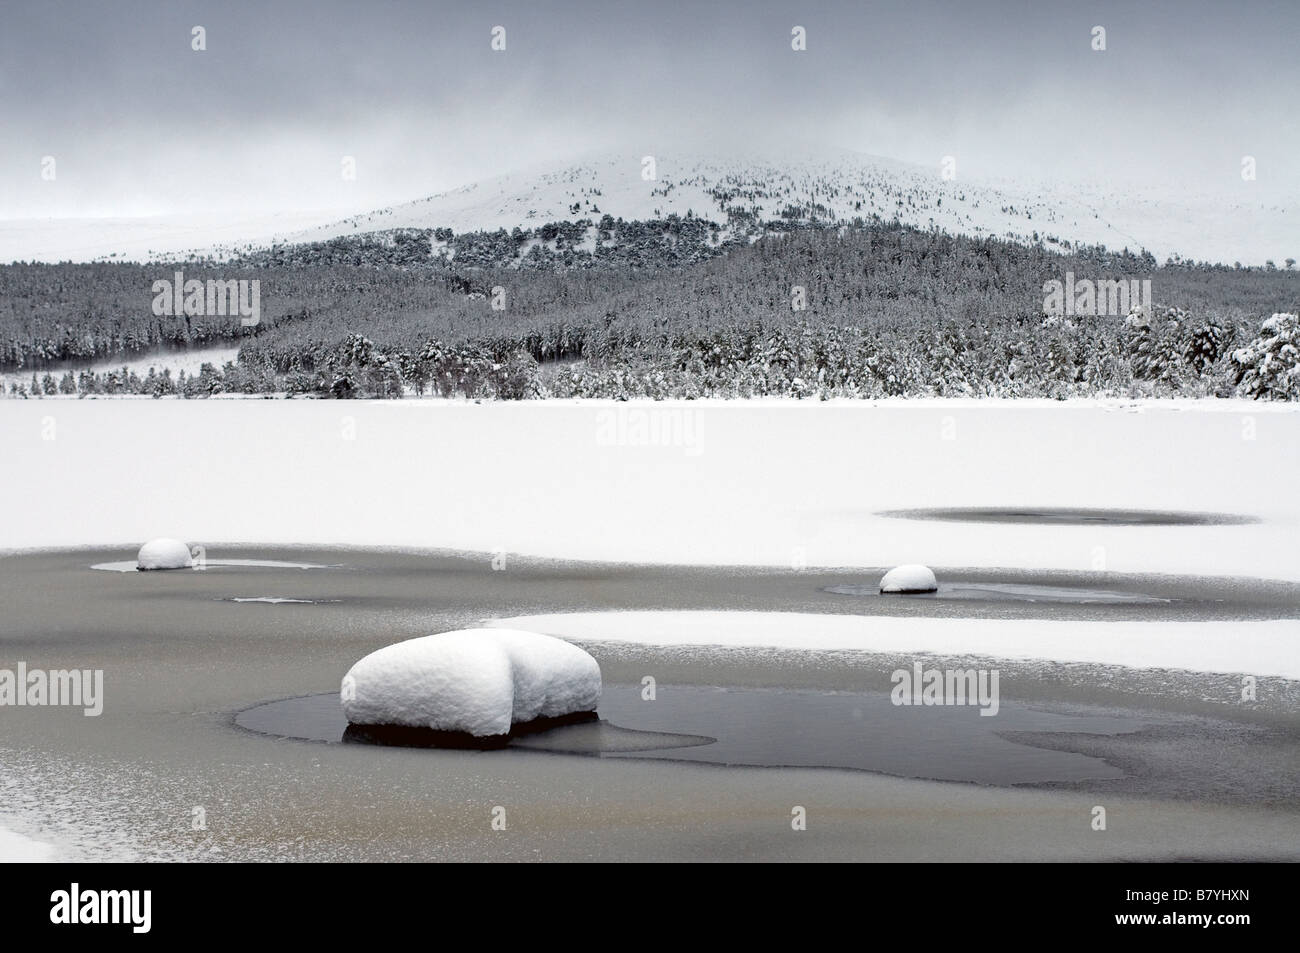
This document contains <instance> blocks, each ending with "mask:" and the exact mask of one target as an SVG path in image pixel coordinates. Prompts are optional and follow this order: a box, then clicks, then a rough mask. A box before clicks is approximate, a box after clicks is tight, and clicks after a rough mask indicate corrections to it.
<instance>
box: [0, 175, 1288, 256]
mask: <svg viewBox="0 0 1300 953" xmlns="http://www.w3.org/2000/svg"><path fill="white" fill-rule="evenodd" d="M1256 185H1257V183H1254V182H1241V183H1240V187H1239V188H1238V189H1237V190H1236V193H1237V194H1233V193H1225V194H1222V195H1216V196H1211V195H1192V194H1185V193H1178V192H1174V191H1171V190H1158V189H1145V190H1141V191H1134V190H1131V189H1113V188H1105V187H1101V186H1095V185H1092V186H1076V185H1065V184H1060V183H1054V184H1051V185H1043V184H1034V183H1029V182H976V181H974V180H968V179H967V178H965V177H964V176H963V175H962V174H961V172H960V169H957V170H956V174H955V176H954V177H951V178H945V177H944V176H943V174H942V170H941V167H940V166H938V165H936V166H935V167H933V168H926V167H922V166H916V165H910V164H907V163H903V162H898V161H895V160H891V159H884V158H879V157H874V156H868V155H864V154H860V153H852V152H826V153H822V154H808V153H804V154H798V155H792V156H786V157H765V158H753V157H719V156H708V155H700V154H687V153H674V154H663V155H658V156H656V157H655V161H654V164H653V168H651V167H649V166H648V165H647V162H646V159H645V157H643V156H641V155H639V154H636V153H632V152H628V153H620V154H614V153H607V154H601V155H598V156H594V157H589V158H584V159H582V160H579V161H574V162H570V163H563V164H559V165H555V166H551V167H546V168H540V169H532V170H529V171H525V172H517V173H513V174H509V175H503V176H498V177H495V178H490V179H485V180H483V181H480V182H476V183H473V184H470V185H466V186H464V187H463V188H459V189H455V190H452V191H449V192H444V193H441V194H438V195H433V196H430V197H428V198H423V199H419V200H416V201H412V202H408V203H405V204H401V205H396V206H393V207H389V208H383V209H378V210H375V211H372V212H369V213H366V214H361V215H357V216H354V217H351V218H346V219H342V220H338V221H330V222H327V223H320V220H319V219H317V222H318V224H313V225H312V226H311V227H307V228H302V227H297V228H289V229H283V230H281V231H278V232H272V233H269V234H268V232H267V230H266V228H265V225H264V223H263V224H262V227H260V228H258V229H252V228H250V229H249V230H248V231H247V232H245V233H239V232H238V227H237V224H235V223H226V224H225V225H224V226H223V227H222V228H221V230H220V231H219V232H218V231H215V230H208V231H206V232H202V231H201V229H199V228H195V229H190V230H182V231H178V230H176V229H175V228H174V226H173V227H172V229H171V231H170V232H167V233H161V234H158V235H157V236H151V235H149V234H146V233H147V231H148V230H147V229H144V230H143V232H142V226H141V224H140V223H134V225H133V226H132V225H128V224H123V225H122V226H121V230H120V234H121V236H122V237H123V238H125V236H126V234H127V232H126V231H125V229H127V228H128V227H129V228H132V229H133V230H132V231H131V232H130V238H131V241H130V242H129V243H126V242H123V241H119V244H118V246H117V247H112V243H113V241H114V235H115V234H117V233H115V232H114V230H113V229H112V228H110V227H108V226H106V225H104V224H103V223H101V224H100V225H99V227H98V232H99V234H97V235H95V236H94V237H93V239H92V238H91V237H90V236H81V239H82V240H81V241H80V245H78V246H72V247H76V248H77V251H78V252H79V254H73V255H60V254H55V255H53V256H51V255H50V254H49V251H50V250H52V249H50V248H48V247H47V248H34V247H33V248H29V249H27V250H25V249H24V247H23V230H22V228H20V227H18V226H17V224H16V223H13V222H10V223H0V260H3V261H8V260H12V259H15V258H17V259H32V258H42V259H45V260H50V259H51V258H52V257H53V258H58V257H73V258H74V259H79V260H86V259H87V258H90V257H94V258H99V257H107V256H108V255H110V254H113V253H116V254H117V255H118V256H119V257H123V256H125V257H148V258H154V259H157V258H165V257H169V256H175V255H176V254H177V253H181V252H186V253H188V252H193V253H198V254H203V255H212V256H214V257H219V258H220V257H226V256H228V255H231V254H237V253H239V252H242V251H247V250H249V249H250V248H254V247H265V246H266V245H268V244H271V243H273V242H275V243H284V244H297V243H303V242H319V241H326V240H329V239H332V238H338V237H341V236H357V235H363V234H367V233H373V232H386V231H390V230H393V229H408V228H414V229H451V230H452V231H454V232H456V233H462V232H472V231H480V230H484V231H492V230H496V229H498V228H504V229H506V230H511V229H513V228H515V227H520V228H524V229H533V228H537V227H539V226H541V225H544V224H546V223H548V222H555V221H565V220H567V221H578V220H581V219H590V220H591V221H592V222H593V223H598V222H599V220H600V219H601V217H602V216H604V215H610V216H613V217H614V218H616V219H617V218H622V219H624V220H626V221H633V220H648V219H662V218H667V217H668V216H670V215H674V214H675V215H678V216H682V217H685V216H687V215H692V216H694V217H696V218H702V219H707V220H710V221H712V222H715V223H717V224H718V225H719V226H720V229H719V240H723V239H726V238H729V237H738V236H748V237H752V236H753V235H754V234H755V232H756V230H761V228H760V226H761V223H762V222H768V221H773V220H781V219H784V220H787V221H792V222H813V223H819V224H823V225H829V224H849V223H852V222H853V221H854V220H855V219H862V220H863V221H870V220H872V218H873V217H876V218H879V219H881V220H884V221H892V220H895V219H897V220H898V221H899V222H901V223H903V224H905V225H911V226H916V227H919V228H927V229H928V228H935V229H938V230H940V231H945V232H949V233H953V234H964V235H973V236H997V237H1001V238H1006V239H1010V240H1013V241H1018V242H1036V241H1042V242H1043V243H1045V244H1046V245H1048V246H1049V247H1058V248H1064V247H1069V246H1070V245H1077V244H1087V245H1097V244H1100V245H1105V246H1107V247H1109V248H1112V249H1115V250H1118V249H1121V248H1128V249H1129V250H1131V251H1139V250H1141V249H1146V250H1147V251H1150V252H1151V253H1152V254H1154V255H1155V256H1156V258H1157V259H1159V260H1160V261H1164V260H1165V259H1166V258H1169V257H1171V256H1179V257H1182V258H1184V259H1195V260H1203V261H1213V262H1223V263H1232V262H1235V261H1240V262H1242V263H1243V264H1247V265H1260V264H1263V263H1264V262H1265V261H1266V260H1270V259H1271V260H1273V261H1275V262H1277V263H1278V265H1279V266H1281V265H1282V263H1283V262H1284V261H1285V260H1286V259H1287V258H1293V257H1297V252H1300V197H1297V196H1300V192H1298V193H1297V196H1288V197H1284V198H1282V199H1278V198H1276V197H1274V198H1272V199H1271V200H1270V199H1266V198H1265V197H1264V196H1263V194H1262V193H1261V192H1260V191H1258V190H1257V189H1256ZM593 229H594V224H593ZM236 235H238V238H236V237H235V236H236ZM202 237H206V238H207V240H202ZM68 238H69V240H72V239H74V238H75V236H72V235H69V236H68ZM151 239H153V240H152V242H151ZM196 239H200V240H197V241H196ZM50 244H51V243H50V242H46V245H47V246H49V245H50ZM59 244H60V243H59V242H57V241H55V242H53V245H54V246H58V245H59ZM65 244H66V243H65ZM146 245H147V246H148V252H147V254H145V255H141V254H140V250H141V248H142V247H143V246H146ZM91 249H94V251H93V252H92V253H90V254H87V252H88V251H89V250H91ZM436 251H437V248H436V247H435V252H436ZM124 253H125V255H124Z"/></svg>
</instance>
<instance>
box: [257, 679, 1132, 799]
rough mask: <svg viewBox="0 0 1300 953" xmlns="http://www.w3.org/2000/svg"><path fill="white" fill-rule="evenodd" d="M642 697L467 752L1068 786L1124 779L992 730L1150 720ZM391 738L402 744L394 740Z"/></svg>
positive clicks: (310, 724) (345, 732)
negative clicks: (521, 752)
mask: <svg viewBox="0 0 1300 953" xmlns="http://www.w3.org/2000/svg"><path fill="white" fill-rule="evenodd" d="M641 691H642V689H641V686H640V685H609V684H607V685H606V686H605V695H604V697H603V698H602V700H601V703H600V707H599V709H598V716H599V720H598V721H585V722H583V723H579V724H569V725H559V726H547V727H545V728H544V730H536V731H526V732H521V733H519V735H518V736H517V737H511V738H508V739H506V740H505V742H504V743H493V744H491V745H483V744H477V745H473V747H494V748H498V749H501V751H500V753H501V755H502V756H509V752H510V751H511V750H515V749H524V750H529V751H547V752H553V753H562V754H582V755H591V756H597V757H638V758H657V759H669V760H677V761H698V762H702V763H708V764H721V765H745V766H756V767H809V768H848V769H853V770H860V771H872V772H876V773H881V774H890V775H895V776H898V777H910V778H923V779H931V780H942V781H965V782H971V783H977V784H991V785H1011V784H1033V783H1053V782H1055V783H1068V782H1079V781H1095V780H1116V779H1121V778H1124V777H1125V773H1124V772H1123V771H1122V770H1120V769H1119V768H1117V767H1114V766H1113V765H1111V764H1108V763H1107V762H1106V761H1105V760H1103V759H1101V758H1095V757H1090V756H1087V755H1083V754H1079V753H1077V752H1069V751H1060V750H1054V749H1052V748H1048V747H1043V746H1034V745H1030V744H1024V743H1019V742H1016V741H1012V740H1009V739H1008V738H1006V737H1004V736H1003V734H1004V733H1009V732H1024V733H1026V735H1024V736H1023V737H1028V733H1038V734H1036V735H1035V737H1048V736H1053V737H1055V736H1069V735H1073V734H1080V733H1083V734H1092V735H1115V734H1123V733H1127V732H1136V731H1140V730H1141V729H1142V728H1144V727H1145V726H1146V725H1147V724H1149V723H1150V721H1149V720H1148V719H1146V718H1145V717H1137V716H1135V715H1132V714H1131V713H1123V714H1120V715H1116V714H1114V713H1112V712H1087V713H1084V714H1059V713H1054V712H1048V711H1043V710H1041V709H1038V708H1030V707H1028V706H1025V705H1020V704H1015V703H1006V702H1004V703H1003V704H1002V705H1001V706H1000V708H999V709H998V712H997V714H996V715H994V716H986V715H981V714H980V711H981V709H980V708H979V707H976V706H943V705H935V706H919V705H918V706H898V705H894V704H893V703H892V702H891V700H890V696H889V694H888V693H887V692H819V691H786V690H773V689H756V688H745V689H738V688H727V689H722V688H711V687H702V686H694V685H664V684H661V685H659V686H658V688H657V692H656V699H655V700H654V701H645V700H643V699H642V696H641ZM235 722H236V724H237V725H239V726H240V727H242V728H246V729H249V730H251V731H257V732H261V733H264V734H271V735H277V736H281V737H290V738H301V739H306V740H312V741H325V742H353V741H364V742H365V743H369V744H375V743H379V744H384V743H386V741H385V739H384V738H382V737H376V736H375V735H374V733H373V729H365V730H363V731H360V732H359V731H357V730H356V729H355V726H349V725H348V723H347V719H346V718H345V717H344V715H343V711H342V708H341V706H340V705H339V701H338V695H337V694H334V693H330V694H326V695H309V696H305V697H302V698H290V699H285V700H283V701H276V702H270V703H269V704H265V705H259V706H257V707H255V708H250V709H248V710H247V711H244V712H241V713H240V714H239V715H238V716H236V719H235ZM399 734H401V733H399ZM426 740H428V739H427V738H426ZM390 741H391V739H390ZM396 743H397V744H400V745H403V746H405V745H406V741H405V740H400V739H399V740H397V742H396ZM421 746H425V745H421ZM458 746H459V745H458Z"/></svg>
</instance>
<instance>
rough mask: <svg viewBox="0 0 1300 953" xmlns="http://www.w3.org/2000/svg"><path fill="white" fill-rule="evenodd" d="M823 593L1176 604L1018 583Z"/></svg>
mask: <svg viewBox="0 0 1300 953" xmlns="http://www.w3.org/2000/svg"><path fill="white" fill-rule="evenodd" d="M822 591H823V592H830V593H834V594H835V595H840V596H876V597H880V598H884V599H909V600H910V599H977V600H982V601H991V602H1063V603H1067V604H1070V605H1121V604H1134V605H1155V604H1158V603H1169V602H1174V601H1175V600H1173V599H1166V598H1163V597H1161V596H1152V595H1148V594H1147V593H1145V592H1120V591H1118V590H1114V589H1089V588H1087V587H1084V586H1045V585H1040V584H1037V583H1015V582H941V583H939V589H938V591H937V592H922V593H905V594H900V593H882V592H881V591H880V586H879V585H878V584H863V583H844V584H843V585H838V586H826V587H825V588H824V589H823V590H822Z"/></svg>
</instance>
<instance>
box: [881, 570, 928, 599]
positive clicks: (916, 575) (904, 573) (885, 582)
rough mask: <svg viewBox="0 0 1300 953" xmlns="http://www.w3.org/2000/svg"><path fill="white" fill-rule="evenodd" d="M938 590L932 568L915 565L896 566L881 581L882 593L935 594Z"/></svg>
mask: <svg viewBox="0 0 1300 953" xmlns="http://www.w3.org/2000/svg"><path fill="white" fill-rule="evenodd" d="M938 588H939V583H938V582H936V581H935V578H934V572H933V571H931V569H930V567H929V566H920V565H917V564H915V563H909V564H908V565H906V566H895V567H894V568H893V569H891V570H889V572H887V573H885V575H884V576H883V577H881V580H880V591H881V592H935V591H937V590H938Z"/></svg>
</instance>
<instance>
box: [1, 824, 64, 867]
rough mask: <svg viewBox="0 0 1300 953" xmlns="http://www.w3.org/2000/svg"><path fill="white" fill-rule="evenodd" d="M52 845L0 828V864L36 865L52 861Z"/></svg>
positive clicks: (53, 849) (53, 852) (53, 851)
mask: <svg viewBox="0 0 1300 953" xmlns="http://www.w3.org/2000/svg"><path fill="white" fill-rule="evenodd" d="M54 854H55V848H54V845H53V844H47V843H45V842H44V841H38V840H32V839H31V838H30V837H24V836H23V835H22V834H19V833H18V832H17V831H11V830H7V829H5V828H3V827H0V864H37V863H47V862H49V861H51V860H53V859H54Z"/></svg>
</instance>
